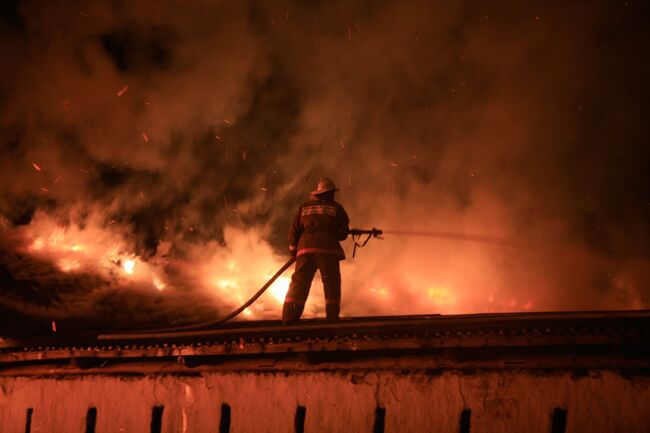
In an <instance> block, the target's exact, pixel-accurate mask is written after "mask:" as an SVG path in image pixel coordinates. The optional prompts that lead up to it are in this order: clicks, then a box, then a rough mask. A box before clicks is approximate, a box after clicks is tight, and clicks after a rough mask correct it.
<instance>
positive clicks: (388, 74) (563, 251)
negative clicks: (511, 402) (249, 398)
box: [0, 0, 650, 329]
mask: <svg viewBox="0 0 650 433" xmlns="http://www.w3.org/2000/svg"><path fill="white" fill-rule="evenodd" d="M649 12H650V6H648V3H647V2H645V1H590V2H587V1H569V2H545V1H539V2H536V1H530V2H515V1H511V2H507V1H498V2H489V1H486V2H462V1H459V2H441V3H440V4H436V3H435V2H428V1H365V2H364V1H322V2H320V1H303V2H297V1H274V2H248V1H241V2H215V1H208V0H200V1H189V2H188V1H169V2H147V1H144V0H135V1H117V0H114V1H108V0H106V1H66V2H63V1H60V2H52V1H3V2H2V5H0V54H1V56H2V62H0V131H2V133H1V134H0V145H1V149H2V150H1V153H0V221H1V225H0V230H1V231H0V244H1V245H0V246H1V247H2V249H1V250H0V303H2V305H4V306H3V307H2V308H3V309H4V310H6V311H7V313H6V314H5V319H4V320H3V326H5V327H7V329H9V328H11V327H16V326H22V323H23V322H24V321H25V320H26V319H25V318H22V315H27V316H29V317H37V318H39V319H40V320H44V321H46V322H48V323H49V320H58V321H62V323H63V322H65V321H66V320H68V321H70V323H73V324H74V323H81V322H79V321H82V322H84V323H93V324H99V325H98V326H112V327H120V326H131V325H133V326H135V325H138V326H139V325H143V324H147V323H149V324H152V323H155V324H161V323H166V322H170V321H171V322H176V321H184V322H187V321H192V320H202V319H206V318H210V317H214V315H215V314H217V312H223V311H225V310H224V309H227V308H229V307H231V306H232V305H234V304H236V303H237V302H238V301H237V298H236V297H235V298H233V297H232V293H230V294H229V295H228V296H226V295H225V294H224V292H219V291H217V292H215V290H216V289H214V287H212V288H211V286H210V285H211V284H213V283H214V281H217V280H215V278H216V279H218V278H221V276H222V275H225V274H227V273H229V272H230V273H233V272H240V274H239V275H240V278H241V275H243V274H254V273H256V272H257V273H259V272H261V269H262V268H263V269H264V272H267V271H268V269H267V268H269V269H270V270H273V267H274V266H276V265H277V264H279V263H282V261H283V259H282V257H281V254H282V252H283V251H284V249H285V248H286V234H287V229H288V223H289V220H290V218H291V216H292V214H293V212H294V211H295V208H296V206H297V205H298V204H299V203H300V202H301V201H302V200H304V199H305V198H306V195H307V193H308V191H310V190H311V189H312V188H313V186H314V185H315V183H316V181H317V180H318V179H319V177H321V176H327V177H331V178H333V179H335V180H336V182H337V183H338V184H339V185H340V187H341V192H340V201H341V202H342V203H343V204H344V205H345V206H346V208H347V210H348V213H349V214H350V215H351V219H352V225H353V226H359V227H372V226H376V227H381V228H384V229H395V230H397V229H402V230H415V229H417V230H435V231H449V232H454V233H465V234H468V233H469V234H472V233H474V234H481V235H489V236H493V237H497V238H500V239H502V240H504V242H505V243H506V244H507V245H508V246H505V247H504V246H501V247H496V246H494V245H489V244H481V243H472V242H458V241H445V240H432V239H424V238H397V237H393V238H390V237H388V236H387V238H386V239H385V240H384V241H382V243H379V242H373V243H371V245H370V246H369V247H368V248H366V249H365V250H363V252H362V253H361V254H360V256H359V257H357V258H355V259H354V261H352V260H348V261H346V262H344V264H343V275H344V280H345V282H344V309H343V313H344V314H348V315H365V314H392V313H400V314H410V313H422V312H435V311H442V312H449V313H454V312H482V311H485V312H487V311H521V310H529V309H531V310H549V309H562V310H567V309H607V308H612V309H618V308H648V307H649V306H650V179H649V178H650V176H649V175H648V173H649V172H650V151H649V143H648V136H649V134H648V132H647V119H648V114H649V110H648V101H649V100H650V98H649V97H650V91H649V84H648V82H649V80H648V76H650V73H649V72H650V71H649V70H648V65H649V60H648V58H649V56H648V55H647V48H648V44H647V41H648V40H650V38H649V33H650V26H648V22H649V21H648V18H649ZM127 86H128V87H127ZM53 233H54V235H53ZM57 233H58V234H57ZM57 236H58V237H57ZM72 238H74V241H73V240H71V239H72ZM39 239H40V241H38V240H39ZM53 239H54V240H53ZM57 239H58V240H57ZM37 241H38V242H41V241H43V242H45V247H44V249H41V247H39V248H35V247H34V245H36V244H35V242H37ZM57 242H58V243H57ZM76 242H82V243H83V245H84V246H83V248H84V249H83V250H82V251H81V252H80V251H78V250H75V249H72V247H70V245H72V244H75V245H76ZM68 247H69V248H68ZM349 247H350V245H349V243H348V244H346V249H348V250H349ZM66 248H68V249H66ZM114 249H115V251H113V250H114ZM109 250H110V252H107V251H109ZM127 256H128V257H130V258H132V259H134V260H137V261H138V264H137V265H136V266H138V268H137V269H138V271H137V272H139V273H141V272H144V273H141V274H139V276H138V278H136V279H135V280H133V279H131V280H129V279H126V278H125V277H124V275H121V273H120V271H121V270H120V265H121V264H123V262H124V261H125V260H126V257H127ZM111 260H112V262H111ZM234 262H236V263H237V264H235V265H232V263H234ZM240 265H241V270H239V268H238V266H240ZM246 265H248V267H246ZM143 269H144V271H143ZM234 269H235V270H234ZM251 269H252V270H251ZM145 271H146V272H145ZM211 272H212V273H213V274H214V275H213V274H211ZM271 273H272V272H271ZM208 274H210V275H209V276H208ZM154 276H155V278H160V279H161V280H164V281H165V284H166V288H165V289H164V290H163V291H158V290H155V289H154V290H152V282H151V281H152V280H151V278H154ZM256 278H257V277H256ZM259 278H261V279H262V280H264V278H263V275H262V276H261V277H259ZM145 280H146V281H145ZM209 281H212V283H210V282H209ZM219 281H220V280H219ZM257 282H258V280H257V279H255V280H254V283H253V282H250V284H248V283H247V284H244V283H243V282H242V283H241V284H242V285H246V290H248V292H246V293H250V291H255V290H256V287H253V286H255V285H256V284H257ZM214 284H217V285H218V284H221V283H218V282H217V283H214ZM249 286H250V287H249ZM224 287H225V286H224ZM222 289H223V287H222ZM224 290H226V289H224ZM228 290H230V291H232V290H234V289H233V288H232V287H230V289H228ZM224 296H226V298H224ZM273 308H275V309H276V310H277V306H275V307H273ZM273 308H271V307H268V308H265V310H264V311H267V312H269V311H270V313H268V314H270V316H273V314H277V312H275V313H274V311H275V310H273ZM314 311H315V312H316V313H318V311H317V310H314ZM268 314H267V315H268Z"/></svg>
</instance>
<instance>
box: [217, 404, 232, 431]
mask: <svg viewBox="0 0 650 433" xmlns="http://www.w3.org/2000/svg"><path fill="white" fill-rule="evenodd" d="M219 433H230V406H229V405H228V404H226V403H223V404H222V405H221V419H220V420H219Z"/></svg>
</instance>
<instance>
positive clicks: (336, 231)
mask: <svg viewBox="0 0 650 433" xmlns="http://www.w3.org/2000/svg"><path fill="white" fill-rule="evenodd" d="M349 223H350V220H349V218H348V214H347V213H346V212H345V209H343V206H341V205H340V204H339V203H337V202H335V201H325V200H318V199H313V200H310V201H308V202H306V203H303V204H302V205H301V206H300V208H299V209H298V213H297V215H296V216H295V217H294V219H293V223H292V224H291V230H289V250H290V251H297V255H302V254H332V255H335V256H337V257H338V258H339V260H343V259H344V258H345V253H344V252H343V248H341V244H340V243H339V241H342V240H344V239H345V238H346V237H347V236H348V230H349V228H348V224H349Z"/></svg>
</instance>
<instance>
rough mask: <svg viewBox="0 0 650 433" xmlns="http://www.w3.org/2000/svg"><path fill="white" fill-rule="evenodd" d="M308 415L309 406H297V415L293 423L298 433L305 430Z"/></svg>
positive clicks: (302, 432)
mask: <svg viewBox="0 0 650 433" xmlns="http://www.w3.org/2000/svg"><path fill="white" fill-rule="evenodd" d="M306 417H307V408H306V407H305V406H298V407H297V408H296V417H295V418H294V420H293V425H294V429H295V432H296V433H304V432H305V418H306Z"/></svg>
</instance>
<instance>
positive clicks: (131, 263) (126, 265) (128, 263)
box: [122, 260, 135, 275]
mask: <svg viewBox="0 0 650 433" xmlns="http://www.w3.org/2000/svg"><path fill="white" fill-rule="evenodd" d="M122 268H123V269H124V272H126V273H127V274H129V275H133V271H134V270H135V260H124V262H122Z"/></svg>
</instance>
